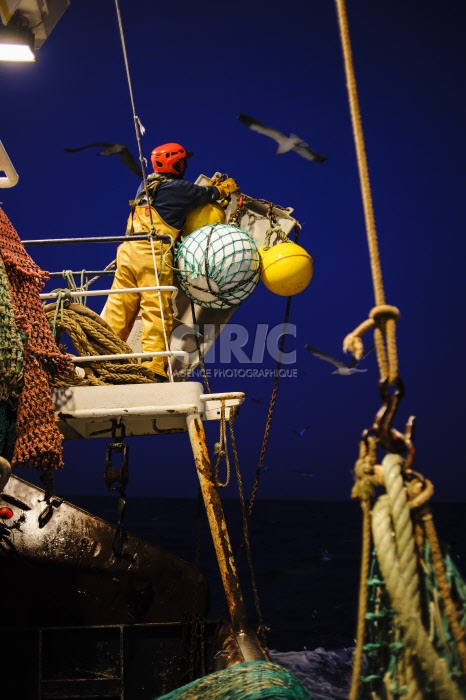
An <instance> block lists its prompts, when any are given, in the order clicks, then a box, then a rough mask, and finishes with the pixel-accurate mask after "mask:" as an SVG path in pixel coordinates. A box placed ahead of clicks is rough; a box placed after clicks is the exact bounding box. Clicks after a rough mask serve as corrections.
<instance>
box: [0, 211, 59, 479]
mask: <svg viewBox="0 0 466 700" xmlns="http://www.w3.org/2000/svg"><path fill="white" fill-rule="evenodd" d="M0 254H1V257H2V260H3V263H4V267H5V273H6V275H7V278H8V283H9V293H10V297H11V302H12V306H13V309H14V315H15V322H16V325H17V327H18V328H19V330H20V331H22V333H24V335H25V336H26V339H25V341H24V358H25V366H24V375H23V388H22V390H21V393H20V395H19V399H18V407H17V416H16V442H15V448H14V453H13V459H12V466H13V467H23V466H30V467H35V468H36V469H37V470H38V471H39V473H40V475H41V479H42V482H43V484H44V485H45V487H46V489H47V490H49V492H50V490H51V485H52V484H53V472H54V471H55V470H57V469H59V468H60V467H62V466H63V460H62V436H61V433H60V431H59V430H58V427H57V421H56V418H55V414H54V406H53V401H52V396H51V393H50V386H49V380H48V377H49V376H57V375H61V374H69V373H70V372H72V371H73V365H72V363H71V362H70V360H69V358H68V357H67V356H66V355H64V354H63V353H61V352H60V350H59V348H58V346H57V344H56V342H55V340H54V338H53V335H52V332H51V329H50V326H49V323H48V321H47V317H46V315H45V312H44V310H43V307H42V302H41V299H40V296H39V294H40V291H41V289H42V288H43V286H44V280H46V279H48V273H47V272H44V271H43V270H41V269H40V268H39V267H38V266H37V265H36V264H35V263H34V261H33V260H32V259H31V257H30V256H29V255H28V253H27V252H26V250H25V249H24V246H23V244H22V242H21V240H20V238H19V236H18V234H17V232H16V230H15V229H14V227H13V225H12V224H11V222H10V220H9V219H8V217H7V216H6V214H5V212H4V211H3V210H2V209H1V208H0Z"/></svg>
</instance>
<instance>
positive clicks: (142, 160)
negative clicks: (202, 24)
mask: <svg viewBox="0 0 466 700" xmlns="http://www.w3.org/2000/svg"><path fill="white" fill-rule="evenodd" d="M115 9H116V13H117V19H118V28H119V30H120V41H121V49H122V52H123V60H124V62H125V69H126V78H127V80H128V90H129V98H130V101H131V109H132V112H133V120H134V129H135V132H136V141H137V144H138V152H139V161H140V163H141V170H142V179H143V181H144V189H146V188H147V176H146V169H145V162H146V160H145V158H144V156H143V155H142V148H141V135H143V134H144V132H145V129H144V127H143V126H142V124H141V121H140V119H139V117H138V116H137V114H136V106H135V102H134V96H133V87H132V83H131V74H130V70H129V63H128V54H127V52H126V43H125V36H124V32H123V23H122V21H121V14H120V6H119V3H118V0H115ZM149 217H150V222H151V230H154V231H155V229H154V225H153V222H152V212H151V211H150V207H149Z"/></svg>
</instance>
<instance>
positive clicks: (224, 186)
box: [215, 177, 239, 199]
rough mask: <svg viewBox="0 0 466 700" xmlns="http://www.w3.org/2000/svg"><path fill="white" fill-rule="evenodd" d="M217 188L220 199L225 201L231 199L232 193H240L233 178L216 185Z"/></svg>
mask: <svg viewBox="0 0 466 700" xmlns="http://www.w3.org/2000/svg"><path fill="white" fill-rule="evenodd" d="M215 187H216V188H217V189H218V192H219V194H220V199H225V198H226V197H229V196H230V194H232V192H238V190H239V187H238V185H237V183H236V182H235V180H233V178H232V177H229V178H227V179H226V180H223V182H220V183H219V184H218V185H215Z"/></svg>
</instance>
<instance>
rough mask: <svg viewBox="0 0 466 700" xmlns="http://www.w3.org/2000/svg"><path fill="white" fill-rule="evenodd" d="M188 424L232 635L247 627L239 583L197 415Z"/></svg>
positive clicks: (189, 418) (205, 443) (188, 419)
mask: <svg viewBox="0 0 466 700" xmlns="http://www.w3.org/2000/svg"><path fill="white" fill-rule="evenodd" d="M187 424H188V432H189V437H190V440H191V447H192V450H193V455H194V460H195V463H196V469H197V474H198V477H199V484H200V487H201V492H202V497H203V499H204V507H205V511H206V514H207V519H208V521H209V527H210V532H211V535H212V540H213V544H214V549H215V554H216V557H217V562H218V566H219V570H220V576H221V578H222V584H223V588H224V591H225V596H226V602H227V605H228V610H229V613H230V617H231V623H232V627H233V630H234V632H240V631H241V630H243V629H245V628H247V627H248V623H247V615H246V607H245V604H244V599H243V594H242V591H241V587H240V583H239V579H238V573H237V570H236V564H235V560H234V556H233V551H232V548H231V543H230V538H229V535H228V530H227V526H226V522H225V516H224V513H223V508H222V503H221V500H220V496H219V494H218V490H217V486H216V484H215V479H214V475H213V472H212V467H211V463H210V457H209V452H208V447H207V442H206V437H205V432H204V426H203V423H202V420H201V419H200V417H199V416H196V415H188V416H187Z"/></svg>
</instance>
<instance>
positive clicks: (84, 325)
mask: <svg viewBox="0 0 466 700" xmlns="http://www.w3.org/2000/svg"><path fill="white" fill-rule="evenodd" d="M44 311H45V314H46V317H47V318H48V319H49V323H50V325H51V326H52V328H53V330H54V334H55V337H56V338H58V339H59V338H60V336H61V334H62V333H66V334H67V335H68V336H69V338H70V340H71V342H72V343H73V347H74V348H75V350H76V351H77V353H78V355H79V356H80V357H85V356H86V355H87V356H90V355H119V354H128V353H131V352H132V349H131V347H130V346H129V345H127V344H126V343H125V342H124V341H123V340H120V338H118V336H116V335H115V333H114V332H113V330H112V329H111V328H110V326H109V325H108V324H107V323H106V321H104V319H103V318H101V317H100V316H99V315H98V314H96V313H94V312H93V311H92V310H91V309H89V308H88V307H87V306H82V305H81V304H73V303H66V305H65V306H63V304H60V302H56V303H54V304H49V305H47V306H46V307H45V309H44ZM57 312H58V313H57ZM77 365H78V366H80V367H81V368H82V370H83V371H84V375H85V376H84V377H81V376H79V375H78V374H77V373H76V372H75V370H74V368H73V369H72V371H70V372H69V373H68V374H67V375H61V376H60V377H56V378H52V379H51V384H52V386H54V387H59V386H100V385H104V384H129V383H131V384H143V383H146V384H147V383H150V382H154V381H155V374H154V373H153V372H152V371H151V370H150V369H148V368H147V367H145V366H144V365H141V364H139V363H138V360H137V359H136V358H135V359H134V360H133V359H125V360H113V361H95V362H83V363H82V364H81V365H79V362H78V363H77Z"/></svg>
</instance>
